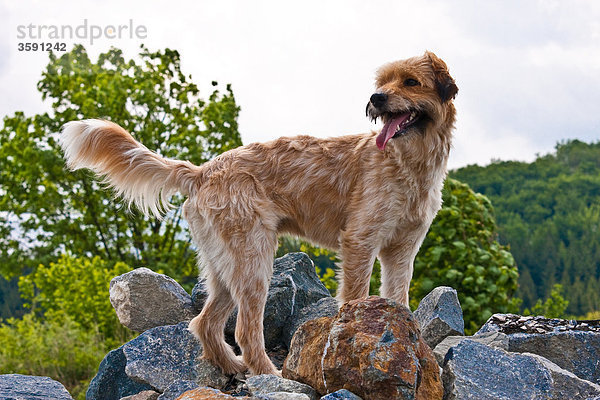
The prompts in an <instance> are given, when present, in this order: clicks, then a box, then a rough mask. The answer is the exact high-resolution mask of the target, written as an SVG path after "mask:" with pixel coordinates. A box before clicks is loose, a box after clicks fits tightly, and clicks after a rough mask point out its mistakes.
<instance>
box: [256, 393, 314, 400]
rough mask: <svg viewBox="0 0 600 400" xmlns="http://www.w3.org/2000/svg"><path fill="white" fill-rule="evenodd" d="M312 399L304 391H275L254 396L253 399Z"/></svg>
mask: <svg viewBox="0 0 600 400" xmlns="http://www.w3.org/2000/svg"><path fill="white" fill-rule="evenodd" d="M254 399H256V400H310V397H308V395H306V394H304V393H288V392H273V393H267V394H261V395H258V396H253V397H252V400H254Z"/></svg>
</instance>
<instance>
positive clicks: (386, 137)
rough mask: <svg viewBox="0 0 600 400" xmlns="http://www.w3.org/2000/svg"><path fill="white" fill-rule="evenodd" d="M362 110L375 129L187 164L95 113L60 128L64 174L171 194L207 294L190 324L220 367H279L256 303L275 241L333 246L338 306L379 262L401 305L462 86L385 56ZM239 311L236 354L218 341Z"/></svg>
mask: <svg viewBox="0 0 600 400" xmlns="http://www.w3.org/2000/svg"><path fill="white" fill-rule="evenodd" d="M376 87H377V89H376V92H375V93H374V94H373V95H372V96H371V98H370V101H369V103H368V104H367V110H366V113H367V116H369V117H370V118H371V119H372V120H377V119H378V118H381V119H382V121H383V122H384V126H383V129H382V130H381V132H379V133H377V132H371V133H366V134H361V135H353V136H342V137H336V138H331V139H317V138H313V137H309V136H298V137H291V138H280V139H277V140H274V141H271V142H267V143H254V144H250V145H248V146H243V147H239V148H237V149H235V150H231V151H228V152H226V153H224V154H221V155H220V156H218V157H216V158H215V159H213V160H212V161H210V162H207V163H205V164H203V165H201V166H196V165H193V164H191V163H190V162H187V161H178V160H171V159H165V158H163V157H161V156H159V155H157V154H156V153H154V152H151V151H150V150H148V149H147V148H146V147H144V146H143V145H142V144H140V143H138V142H136V141H135V140H134V139H133V137H132V136H131V135H130V134H129V133H128V132H126V131H125V130H124V129H123V128H121V127H120V126H118V125H116V124H114V123H112V122H108V121H103V120H84V121H73V122H69V123H67V124H66V125H65V126H64V128H63V131H62V134H61V141H60V143H61V146H62V148H63V150H64V152H65V156H66V159H67V160H68V166H69V167H70V168H71V169H78V168H90V169H92V170H94V171H95V172H97V173H98V174H101V175H103V176H105V177H106V180H107V182H109V183H110V185H111V186H112V187H113V188H114V189H115V191H116V192H117V194H118V195H120V196H122V197H123V198H125V199H126V200H128V201H129V202H130V203H135V204H136V205H137V206H138V207H139V208H140V209H142V210H145V212H152V213H153V214H156V215H158V216H160V214H161V212H162V211H163V208H164V207H165V205H167V206H168V203H167V200H168V197H169V196H170V195H171V194H172V193H174V192H175V191H179V192H181V193H183V194H184V195H186V196H187V197H188V198H187V200H186V202H185V204H184V205H183V212H184V216H185V218H186V219H187V221H188V223H189V226H190V231H191V235H192V238H193V239H194V241H195V243H196V245H197V246H198V253H199V257H198V258H199V260H200V264H201V265H200V267H201V270H202V271H203V274H204V276H205V278H206V282H207V286H208V290H209V297H208V299H207V301H206V304H205V305H204V308H203V310H202V312H201V313H200V315H198V316H197V317H195V318H194V319H193V320H192V321H191V322H190V324H189V329H190V331H191V332H193V334H194V335H195V336H196V337H197V338H198V339H199V340H200V341H201V342H202V346H203V349H204V350H203V357H204V358H206V359H208V360H210V361H211V362H213V363H214V364H216V365H218V366H220V367H221V368H222V369H223V371H224V372H226V373H235V372H241V371H244V370H246V369H247V368H249V369H250V372H251V373H254V374H268V373H277V370H276V368H275V366H274V365H273V363H271V361H270V360H269V358H268V357H267V354H266V353H265V350H264V338H263V324H262V318H263V311H264V307H265V302H266V299H267V290H268V288H269V281H270V278H271V274H272V268H273V255H274V253H275V250H276V248H277V235H278V234H282V233H288V234H292V235H297V236H300V237H304V238H306V239H308V240H310V241H311V242H313V243H316V244H318V245H321V246H324V247H327V248H330V249H333V250H336V251H339V252H340V254H341V258H342V260H343V263H342V265H341V270H342V273H341V276H339V283H340V284H339V290H338V299H339V300H340V301H341V302H346V301H348V300H352V299H357V298H363V297H366V296H367V295H368V293H369V278H370V276H371V271H372V267H373V262H374V261H375V257H378V258H379V260H380V262H381V268H382V271H381V281H382V283H381V295H382V296H384V297H388V298H391V299H394V300H396V301H398V302H400V303H402V304H404V305H408V289H409V284H410V280H411V277H412V272H413V260H414V258H415V255H416V254H417V251H418V249H419V246H420V245H421V243H422V241H423V238H424V237H425V234H426V232H427V230H428V228H429V225H430V224H431V221H432V220H433V218H434V216H435V214H436V213H437V211H438V209H439V208H440V206H441V189H442V185H443V181H444V178H445V176H446V163H447V160H448V153H449V151H450V142H451V137H452V135H451V131H452V129H453V125H454V120H455V108H454V105H453V103H452V100H453V98H454V96H455V95H456V93H457V91H458V88H457V87H456V85H455V83H454V80H453V79H452V77H451V76H450V75H449V73H448V69H447V67H446V64H445V63H444V62H443V61H442V60H441V59H439V58H438V57H436V56H435V55H434V54H433V53H430V52H426V53H425V54H424V55H423V56H419V57H414V58H410V59H407V60H402V61H396V62H392V63H389V64H386V65H384V66H383V67H381V68H380V69H379V71H378V72H377V77H376ZM236 306H237V308H238V317H237V325H236V330H235V338H236V341H237V343H238V344H239V346H240V348H241V350H242V357H237V356H236V355H235V354H234V352H233V350H232V348H231V347H230V346H229V345H228V344H227V343H226V342H225V340H224V333H223V331H224V326H225V323H226V321H227V319H228V317H229V315H230V313H231V312H232V311H233V309H234V308H235V307H236Z"/></svg>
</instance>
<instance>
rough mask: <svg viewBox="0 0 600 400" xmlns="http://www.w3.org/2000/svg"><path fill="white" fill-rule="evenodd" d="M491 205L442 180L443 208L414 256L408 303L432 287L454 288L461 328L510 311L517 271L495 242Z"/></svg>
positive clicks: (470, 329)
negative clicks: (459, 310) (456, 293)
mask: <svg viewBox="0 0 600 400" xmlns="http://www.w3.org/2000/svg"><path fill="white" fill-rule="evenodd" d="M496 239H497V233H496V224H495V220H494V215H493V209H492V204H491V203H490V201H489V200H488V199H487V198H486V197H485V196H482V195H481V194H478V193H474V192H473V191H472V190H471V189H470V188H469V187H468V186H467V185H466V184H463V183H461V182H458V181H456V180H454V179H450V178H449V179H446V183H445V185H444V191H443V207H442V209H441V210H440V211H439V212H438V214H437V216H436V218H435V220H434V221H433V223H432V225H431V228H430V229H429V232H428V233H427V236H426V238H425V240H424V242H423V245H422V246H421V249H420V251H419V254H418V255H417V257H416V259H415V270H414V276H413V281H412V285H411V289H410V297H411V306H412V307H413V308H415V307H416V306H417V305H418V302H419V301H420V300H421V299H422V298H423V297H424V296H425V295H427V294H428V293H429V292H430V291H431V290H432V289H433V288H435V287H437V286H450V287H453V288H454V289H456V290H457V292H458V297H459V300H460V303H461V306H462V309H463V315H464V319H465V330H466V331H468V332H473V331H475V330H476V329H477V328H478V327H479V326H480V325H481V324H482V323H483V322H485V321H486V320H487V319H488V318H489V317H490V316H491V315H492V314H493V313H496V312H512V311H516V309H517V307H518V300H517V299H513V298H511V296H512V294H513V293H514V291H515V290H516V289H517V279H518V272H517V268H516V266H515V261H514V259H513V257H512V255H511V253H510V252H509V251H508V248H507V247H505V246H502V245H500V244H499V243H498V242H497V240H496Z"/></svg>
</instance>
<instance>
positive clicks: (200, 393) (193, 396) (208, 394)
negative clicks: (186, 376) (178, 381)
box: [177, 387, 250, 400]
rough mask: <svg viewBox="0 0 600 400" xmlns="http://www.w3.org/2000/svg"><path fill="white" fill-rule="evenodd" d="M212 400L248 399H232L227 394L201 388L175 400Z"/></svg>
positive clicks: (237, 399) (238, 398) (234, 399)
mask: <svg viewBox="0 0 600 400" xmlns="http://www.w3.org/2000/svg"><path fill="white" fill-rule="evenodd" d="M213 399H217V400H219V399H223V400H242V399H248V400H250V398H249V397H233V396H230V395H228V394H225V393H223V392H221V391H219V390H217V389H213V388H208V387H203V388H198V389H193V390H188V391H187V392H185V393H184V394H182V395H181V396H179V397H178V398H177V400H213Z"/></svg>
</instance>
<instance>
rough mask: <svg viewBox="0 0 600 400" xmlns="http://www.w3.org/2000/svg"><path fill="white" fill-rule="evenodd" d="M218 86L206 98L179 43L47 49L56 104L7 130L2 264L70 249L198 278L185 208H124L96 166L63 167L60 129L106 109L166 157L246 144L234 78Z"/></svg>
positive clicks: (7, 121)
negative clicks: (132, 54)
mask: <svg viewBox="0 0 600 400" xmlns="http://www.w3.org/2000/svg"><path fill="white" fill-rule="evenodd" d="M213 86H215V89H214V91H213V92H212V94H211V95H210V96H209V98H208V100H207V101H204V100H202V99H201V98H200V97H199V90H198V87H197V86H196V85H195V84H194V83H193V82H191V76H187V77H186V76H185V75H184V74H183V72H182V71H181V66H180V56H179V53H178V52H177V51H174V50H169V49H166V50H164V51H157V52H150V51H149V50H148V49H146V48H144V47H142V50H141V53H140V55H139V59H137V60H126V59H125V58H124V57H123V55H122V52H121V51H120V50H118V49H114V48H113V49H111V50H110V51H108V52H107V53H103V54H100V56H99V57H98V60H97V61H96V62H95V63H94V62H92V61H91V60H90V59H89V57H88V55H87V53H86V51H85V49H84V48H83V47H82V46H76V47H75V48H74V49H73V50H72V51H71V52H68V53H65V54H64V55H62V56H61V57H56V56H55V55H54V54H52V53H50V62H49V64H48V66H47V68H46V71H45V72H44V73H43V76H42V79H41V80H40V82H39V83H38V89H39V91H40V92H41V93H42V97H43V98H44V99H46V100H50V101H51V105H52V110H53V112H52V113H51V114H42V115H35V116H33V117H27V116H25V115H24V114H23V113H21V112H17V113H15V114H14V115H13V116H10V117H6V118H4V124H3V127H2V129H1V130H0V194H2V198H1V200H0V229H2V232H1V235H0V273H1V274H3V275H4V276H7V277H11V276H15V275H20V274H21V273H23V272H24V271H26V270H27V269H35V267H36V266H37V265H38V264H40V263H41V264H48V262H50V261H54V260H56V259H57V258H58V256H59V254H61V253H64V252H70V253H72V254H76V255H78V256H85V257H89V258H92V257H94V256H100V257H102V258H103V259H104V260H106V261H108V262H109V263H113V264H114V263H116V262H117V261H122V262H125V263H126V264H128V265H130V266H132V267H138V266H147V267H149V268H152V269H154V270H156V271H162V272H165V273H167V274H169V275H171V276H173V277H175V278H177V279H179V280H180V281H181V283H182V284H184V285H186V286H190V285H192V284H193V282H194V281H195V279H196V278H195V277H196V268H195V262H194V255H193V249H192V248H191V243H190V239H189V236H188V235H187V234H185V233H183V224H182V216H181V207H177V208H176V209H175V210H173V211H171V212H170V213H168V214H167V215H166V217H165V218H164V219H163V220H158V219H155V218H145V217H143V216H142V215H141V214H140V213H139V212H138V211H136V210H132V211H131V212H128V211H127V210H125V209H123V206H122V205H121V203H120V202H119V201H118V200H115V199H114V198H113V196H112V193H110V192H109V191H108V190H105V189H104V188H103V187H102V185H101V184H99V183H97V181H96V180H95V178H94V177H93V174H92V173H90V172H89V171H87V170H84V171H76V172H69V171H67V170H65V168H64V159H63V157H62V154H61V151H60V150H59V146H58V144H57V134H58V133H57V132H59V130H60V127H61V126H62V125H63V124H64V123H66V122H68V121H71V120H75V119H82V118H106V119H109V120H111V121H114V122H116V123H118V124H120V125H121V126H123V127H124V128H126V129H127V130H129V131H130V132H131V133H132V134H133V135H134V136H135V137H136V138H137V139H138V140H140V141H141V142H142V143H144V144H145V145H146V146H147V147H149V148H151V149H153V150H156V151H157V152H158V153H160V154H161V155H163V156H166V157H172V158H179V159H186V160H190V161H191V162H193V163H195V164H201V163H203V162H205V161H207V160H208V159H210V158H212V157H214V156H216V155H217V154H219V153H222V152H224V151H226V150H229V149H232V148H235V147H237V146H239V145H241V139H240V136H239V133H238V130H237V128H238V126H237V117H238V113H239V110H240V109H239V107H238V106H237V104H236V102H235V99H234V96H233V92H232V91H231V87H230V86H229V85H228V86H227V87H226V89H225V92H224V93H221V92H220V91H219V89H218V88H217V87H216V86H217V83H216V82H213ZM173 202H174V204H176V205H178V206H179V205H180V204H181V202H182V199H181V197H176V198H175V199H173ZM15 230H16V231H17V232H18V234H16V235H15V234H14V231H15Z"/></svg>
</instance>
